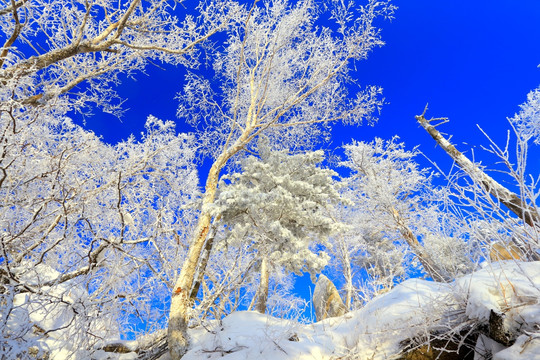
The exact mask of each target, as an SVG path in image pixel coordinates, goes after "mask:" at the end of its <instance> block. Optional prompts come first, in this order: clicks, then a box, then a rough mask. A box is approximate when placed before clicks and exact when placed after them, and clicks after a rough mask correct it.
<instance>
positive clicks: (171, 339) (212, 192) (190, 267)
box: [167, 127, 252, 360]
mask: <svg viewBox="0 0 540 360" xmlns="http://www.w3.org/2000/svg"><path fill="white" fill-rule="evenodd" d="M251 130H252V128H249V127H248V128H247V129H246V130H245V131H244V133H243V134H242V135H241V136H240V137H239V138H238V140H237V141H236V142H235V144H234V145H233V146H231V147H230V148H229V149H228V150H225V151H223V152H222V153H221V155H220V156H218V158H217V159H216V160H215V161H214V163H213V164H212V167H211V168H210V171H209V172H208V177H207V179H206V186H205V193H204V196H203V199H202V207H201V209H202V210H201V215H200V217H199V222H198V223H197V230H196V232H195V237H194V239H193V241H192V242H191V244H190V246H189V249H188V254H187V257H186V259H185V260H184V264H183V265H182V269H181V270H180V274H179V275H178V278H177V280H176V283H175V284H174V288H173V293H172V298H171V307H170V310H169V328H168V334H167V337H168V339H167V341H168V345H169V353H170V354H171V358H172V360H179V359H181V358H182V357H183V356H184V354H185V353H186V352H187V350H188V348H189V338H188V334H187V329H188V322H189V310H190V309H191V307H192V305H193V299H192V298H191V293H192V289H193V284H194V282H195V274H196V271H197V267H198V266H199V264H200V262H201V255H202V251H203V247H204V244H205V243H206V237H207V235H208V231H209V230H210V226H211V224H212V216H211V215H210V214H209V213H208V210H207V207H208V205H210V204H213V203H214V200H215V198H216V192H217V186H218V180H219V174H220V172H221V169H223V168H224V167H225V165H226V164H227V161H229V159H230V158H231V157H233V156H234V155H235V154H237V153H238V152H239V151H240V150H241V149H242V148H243V147H244V145H245V144H246V143H247V142H249V141H250V139H251V138H250V134H251ZM207 250H208V251H211V248H210V249H207Z"/></svg>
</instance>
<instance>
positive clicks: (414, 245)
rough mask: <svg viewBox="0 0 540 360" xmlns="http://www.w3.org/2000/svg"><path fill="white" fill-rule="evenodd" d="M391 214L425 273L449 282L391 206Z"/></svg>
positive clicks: (438, 279) (439, 280) (447, 277)
mask: <svg viewBox="0 0 540 360" xmlns="http://www.w3.org/2000/svg"><path fill="white" fill-rule="evenodd" d="M392 216H393V218H394V221H395V222H396V225H397V227H398V230H399V232H400V233H401V236H403V238H404V239H405V241H406V242H407V244H408V245H409V246H410V247H411V249H412V251H413V252H414V254H415V255H416V257H417V258H418V260H419V261H420V263H421V264H422V266H423V267H424V270H426V273H427V274H428V275H429V276H431V278H432V279H433V280H435V281H438V282H445V283H447V282H450V281H452V278H451V277H450V276H447V275H446V273H445V272H443V271H441V269H440V267H439V266H437V264H435V262H434V261H433V259H432V258H431V256H429V254H428V253H427V252H426V250H425V249H424V247H423V246H422V244H420V242H419V241H418V239H417V238H416V236H414V234H413V232H412V231H411V229H409V227H408V226H407V225H406V224H405V221H404V220H403V218H402V217H401V215H400V214H399V213H398V211H397V210H396V209H395V208H393V207H392Z"/></svg>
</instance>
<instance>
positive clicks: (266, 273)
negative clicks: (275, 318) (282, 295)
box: [255, 257, 270, 314]
mask: <svg viewBox="0 0 540 360" xmlns="http://www.w3.org/2000/svg"><path fill="white" fill-rule="evenodd" d="M269 279H270V270H269V269H268V260H266V257H263V259H262V261H261V283H260V284H259V289H258V290H257V305H256V306H255V309H256V310H257V311H258V312H260V313H261V314H264V313H265V312H266V303H267V301H268V288H269Z"/></svg>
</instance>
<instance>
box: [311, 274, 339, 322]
mask: <svg viewBox="0 0 540 360" xmlns="http://www.w3.org/2000/svg"><path fill="white" fill-rule="evenodd" d="M313 307H314V308H315V317H316V318H317V321H321V320H324V319H327V318H329V317H337V316H341V315H343V314H345V313H346V312H347V309H346V308H345V305H344V304H343V300H341V297H340V296H339V293H338V291H337V289H336V286H335V285H334V283H332V281H330V279H328V278H327V277H326V276H324V275H323V274H321V275H319V279H318V280H317V284H315V290H314V291H313Z"/></svg>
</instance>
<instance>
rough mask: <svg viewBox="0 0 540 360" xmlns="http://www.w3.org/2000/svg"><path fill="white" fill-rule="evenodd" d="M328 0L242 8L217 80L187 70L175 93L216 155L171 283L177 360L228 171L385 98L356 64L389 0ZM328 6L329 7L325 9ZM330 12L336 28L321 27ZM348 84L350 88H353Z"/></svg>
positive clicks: (364, 112)
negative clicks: (257, 142)
mask: <svg viewBox="0 0 540 360" xmlns="http://www.w3.org/2000/svg"><path fill="white" fill-rule="evenodd" d="M329 4H331V6H328V7H327V6H325V3H322V4H319V3H317V2H315V1H310V0H305V1H300V2H296V3H294V4H292V3H289V2H288V1H285V0H275V1H261V2H256V3H254V4H253V6H252V7H251V8H249V9H247V10H246V11H245V13H244V14H245V15H244V17H243V20H242V21H240V24H241V25H239V26H236V27H232V28H230V30H229V31H228V33H227V40H226V42H225V44H224V49H223V51H221V52H219V53H218V54H216V57H215V58H214V60H213V63H212V64H213V65H214V68H213V69H212V70H213V71H210V72H209V73H212V74H213V75H214V76H215V77H214V78H213V79H212V80H210V79H204V78H201V77H200V76H198V75H197V74H194V73H193V74H190V75H189V76H188V82H187V84H186V86H185V88H184V91H183V92H182V93H181V94H180V95H179V96H180V100H181V105H180V108H179V110H178V112H179V115H181V116H185V117H186V118H187V119H188V121H189V122H190V123H192V124H194V125H195V126H198V127H200V129H201V132H200V133H199V136H200V138H201V139H203V140H204V141H205V143H204V145H205V146H206V148H207V149H208V153H209V154H210V155H211V156H212V159H213V163H212V166H211V168H210V170H209V172H208V176H207V181H206V186H205V192H204V195H203V206H202V213H201V216H200V220H199V224H198V227H197V232H196V234H195V237H194V238H193V241H192V243H191V245H190V248H189V254H188V259H187V260H186V262H184V265H183V266H182V270H181V272H180V275H179V277H178V280H177V282H176V284H175V287H174V295H173V298H172V303H171V312H170V316H169V347H170V350H171V356H172V357H173V358H174V359H177V358H180V357H181V356H182V354H183V353H185V351H186V349H187V346H188V343H189V339H188V338H187V325H188V320H189V319H188V310H189V308H190V306H191V304H190V295H191V289H192V287H193V283H194V278H195V274H196V269H197V266H198V265H199V263H200V260H201V254H202V250H203V248H204V245H205V241H206V238H207V234H208V231H209V230H210V228H211V223H212V215H211V214H210V211H209V205H210V204H212V203H213V202H214V200H215V197H216V190H217V186H218V182H219V178H220V173H221V171H222V169H223V168H224V167H225V166H226V165H227V164H228V162H229V160H230V159H231V158H232V157H234V156H236V155H238V154H239V153H240V152H242V151H243V150H246V149H249V147H250V144H252V141H253V140H254V139H255V138H256V137H258V136H259V135H261V134H265V135H266V136H268V137H269V138H271V139H272V140H273V141H277V140H280V141H281V142H282V143H283V144H284V146H285V147H289V146H294V144H306V143H308V142H311V141H314V140H315V138H316V137H315V136H314V135H320V134H321V133H325V132H326V130H328V129H329V125H330V124H332V123H334V122H337V121H342V122H344V123H347V124H359V123H360V122H361V121H363V120H365V119H369V118H370V116H372V114H373V112H374V111H376V110H377V109H378V108H379V107H380V105H381V104H382V102H381V99H380V97H379V93H380V89H379V88H377V87H366V88H364V89H361V88H358V87H357V83H356V82H353V81H352V78H351V76H350V75H351V69H353V64H354V61H356V60H361V59H364V58H366V57H367V55H368V54H369V52H370V51H371V50H372V49H374V48H375V47H377V46H380V45H382V44H383V42H382V41H381V39H380V33H379V29H378V28H377V27H376V26H375V25H374V20H375V19H376V18H378V17H385V16H386V17H390V16H392V13H393V10H394V8H393V6H391V5H389V3H388V1H373V0H369V1H367V2H366V3H365V4H363V5H362V6H354V4H353V3H352V2H348V1H346V2H342V1H330V2H329ZM328 9H330V10H328ZM323 17H324V18H327V17H330V21H331V23H332V25H322V24H318V23H317V21H318V19H321V18H323ZM349 90H350V91H349Z"/></svg>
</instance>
